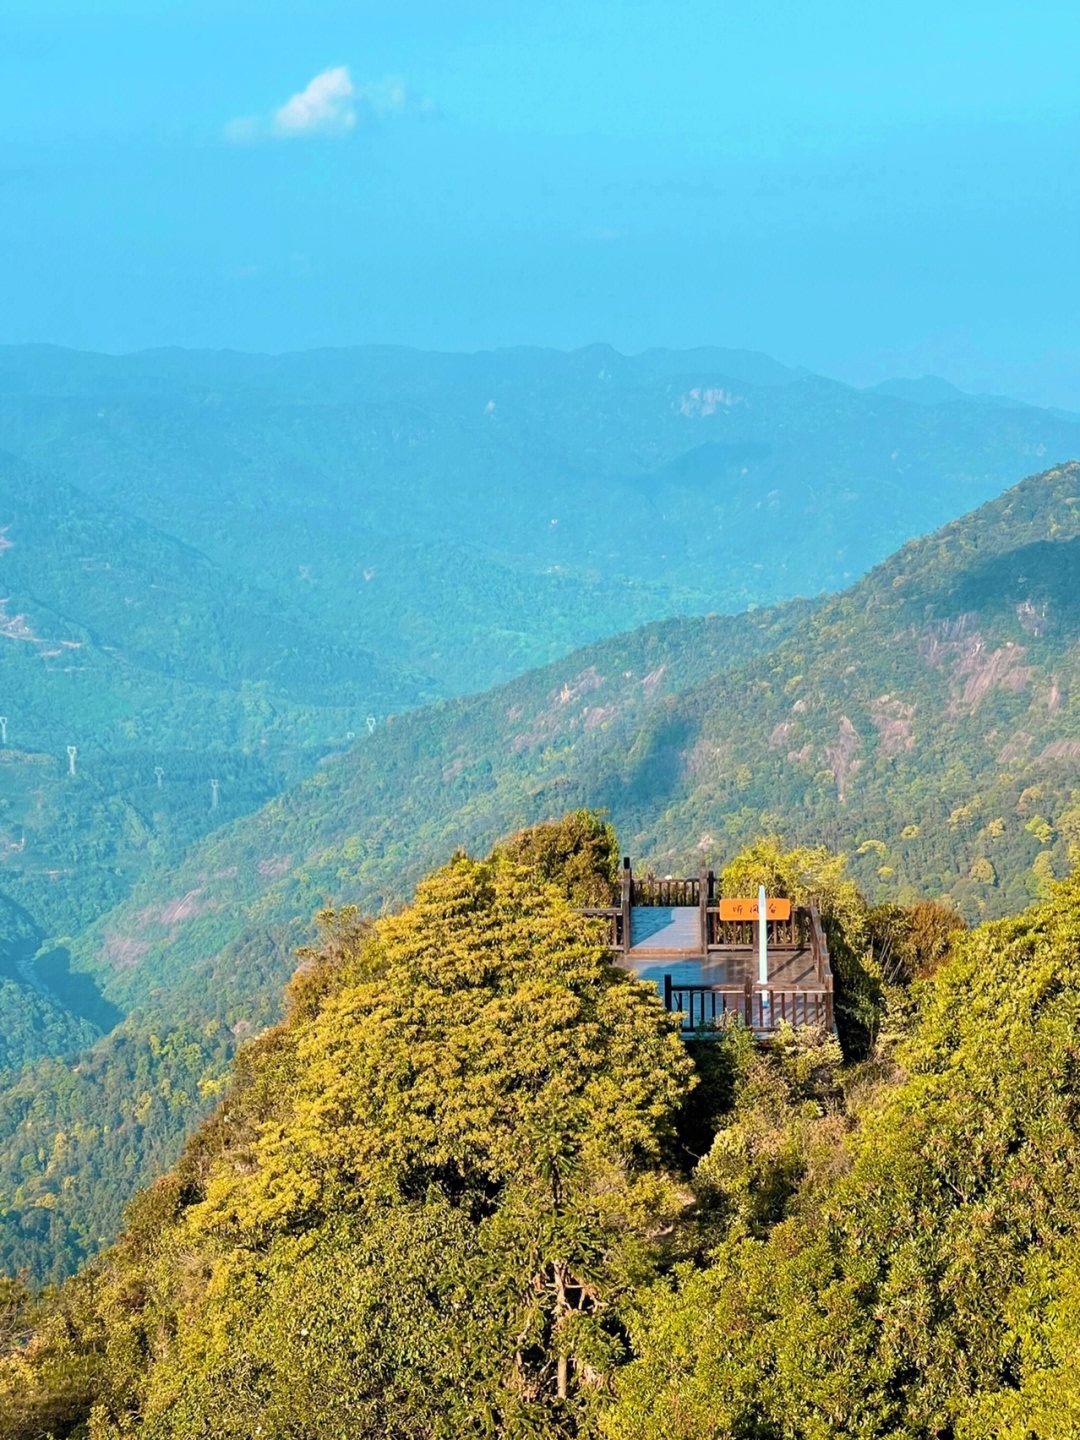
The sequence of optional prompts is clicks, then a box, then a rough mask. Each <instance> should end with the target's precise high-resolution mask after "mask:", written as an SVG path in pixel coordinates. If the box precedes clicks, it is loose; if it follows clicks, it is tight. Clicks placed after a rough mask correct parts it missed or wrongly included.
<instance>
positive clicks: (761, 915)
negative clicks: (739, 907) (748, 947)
mask: <svg viewBox="0 0 1080 1440" xmlns="http://www.w3.org/2000/svg"><path fill="white" fill-rule="evenodd" d="M757 925H758V942H757V946H758V948H757V978H758V984H760V985H768V983H769V941H768V936H767V935H766V931H765V886H764V885H759V886H758V892H757Z"/></svg>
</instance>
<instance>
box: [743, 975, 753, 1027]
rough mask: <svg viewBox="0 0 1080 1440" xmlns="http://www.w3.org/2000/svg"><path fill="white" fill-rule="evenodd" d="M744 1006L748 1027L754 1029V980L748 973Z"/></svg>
mask: <svg viewBox="0 0 1080 1440" xmlns="http://www.w3.org/2000/svg"><path fill="white" fill-rule="evenodd" d="M743 1006H744V1011H743V1013H744V1014H745V1016H746V1028H747V1029H748V1030H752V1029H753V1028H754V982H753V980H751V979H750V976H749V975H747V977H746V990H745V994H744V996H743Z"/></svg>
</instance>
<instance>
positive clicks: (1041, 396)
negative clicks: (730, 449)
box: [0, 0, 1080, 409]
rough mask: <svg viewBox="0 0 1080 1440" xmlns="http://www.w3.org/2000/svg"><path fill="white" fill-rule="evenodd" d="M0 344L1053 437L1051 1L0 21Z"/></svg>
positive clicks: (1071, 241)
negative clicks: (860, 409)
mask: <svg viewBox="0 0 1080 1440" xmlns="http://www.w3.org/2000/svg"><path fill="white" fill-rule="evenodd" d="M0 29H2V35H3V40H2V43H0V299H2V304H0V342H4V343H8V342H20V341H50V342H57V343H61V344H67V345H74V346H79V347H85V348H90V349H104V350H129V349H137V348H142V347H145V346H151V345H161V344H178V345H185V346H214V347H219V346H231V347H236V348H240V349H259V350H284V349H298V348H306V347H309V346H315V345H345V344H359V343H365V342H369V341H375V342H391V343H401V344H408V345H417V346H424V347H432V348H440V349H476V348H488V347H494V346H499V345H508V344H542V345H554V346H559V347H572V346H576V345H581V344H586V343H589V342H591V341H594V340H603V341H607V342H609V343H611V344H613V345H615V346H617V347H618V348H620V349H622V350H627V351H634V350H640V349H644V348H647V347H650V346H653V345H667V346H689V345H699V344H719V345H731V346H739V347H747V348H755V349H761V350H765V351H768V352H769V353H771V354H773V355H775V356H777V358H779V359H781V360H785V361H788V362H791V363H798V364H805V365H808V366H811V367H813V368H815V369H819V370H823V371H825V372H827V373H831V374H836V375H839V376H841V377H842V378H846V379H851V380H853V381H856V382H858V383H866V382H869V381H872V380H875V379H878V378H881V377H883V376H885V375H887V374H895V373H907V374H918V373H922V372H924V371H927V370H931V371H935V372H937V373H939V374H944V375H946V376H947V377H948V378H950V379H952V380H954V381H955V382H956V383H958V384H961V385H963V386H965V387H968V388H975V389H991V390H1000V391H1002V392H1006V393H1014V394H1019V395H1023V396H1025V397H1026V398H1031V399H1035V400H1039V401H1044V402H1048V403H1054V404H1058V405H1063V406H1067V407H1068V408H1073V409H1080V330H1078V321H1080V266H1078V265H1077V235H1078V233H1080V227H1078V220H1080V123H1078V122H1080V86H1078V85H1077V82H1076V63H1077V57H1078V54H1080V7H1076V6H1065V5H1057V4H1052V5H1035V6H1034V7H1029V8H1027V9H1025V8H1023V7H1020V6H1019V5H1016V4H1015V3H1012V4H1009V5H1001V4H995V3H986V4H981V5H978V6H975V5H966V4H965V5H959V4H950V3H948V0H939V3H937V4H927V3H922V0H912V3H908V4H906V5H904V6H900V5H896V6H872V5H868V4H866V3H861V4H857V5H856V4H847V3H836V4H813V3H787V0H758V3H755V4H753V5H749V4H745V3H744V4H742V5H739V6H735V5H728V4H724V3H710V4H702V3H697V0H689V3H682V4H672V3H670V0H669V3H667V4H659V3H626V4H618V3H598V0H578V3H573V4H549V3H544V0H532V3H530V4H528V5H527V6H526V5H516V4H513V3H510V0H504V3H502V4H486V3H485V4H481V3H476V0H459V3H455V4H452V5H448V4H420V3H416V0H396V3H382V4H379V5H371V4H366V3H356V0H353V3H351V4H338V3H318V0H315V3H308V4H305V5H300V4H297V3H294V4H289V5H284V4H281V3H277V0H260V3H257V4H256V3H250V0H218V3H215V4H209V3H206V0H186V3H183V4H179V3H165V0H160V3H150V0H127V3H115V0H114V3H112V4H111V5H109V4H107V3H104V4H95V5H93V6H91V5H89V4H85V3H84V4H77V3H66V4H65V3H61V0H34V3H33V5H31V4H30V3H29V0H21V3H14V4H13V3H11V0H0Z"/></svg>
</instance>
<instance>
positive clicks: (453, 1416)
mask: <svg viewBox="0 0 1080 1440" xmlns="http://www.w3.org/2000/svg"><path fill="white" fill-rule="evenodd" d="M518 848H519V849H520V848H521V847H520V846H519V847H518ZM558 891H559V887H557V886H556V885H554V884H545V883H543V882H542V881H541V880H540V879H538V878H537V874H536V870H535V868H533V867H529V866H526V865H525V864H522V863H519V862H518V861H515V860H513V859H511V858H510V856H509V854H508V853H506V851H505V850H504V851H502V852H498V853H496V855H495V856H493V857H492V859H491V860H490V861H488V862H484V863H478V862H476V861H473V860H470V859H468V858H466V857H464V856H462V857H459V858H457V859H456V860H455V861H454V862H453V863H452V864H451V865H449V866H448V867H447V868H446V869H444V870H442V871H440V872H439V873H437V874H436V875H434V876H433V877H431V878H430V879H429V880H428V881H426V882H425V883H424V884H423V885H421V887H420V888H419V890H418V893H417V896H416V900H415V903H414V904H413V905H412V906H410V907H409V908H408V909H407V910H406V911H404V912H403V913H402V914H400V915H397V916H394V917H390V918H387V919H384V920H382V921H380V922H378V923H377V924H376V925H374V926H366V927H364V926H359V925H357V924H355V923H351V921H352V919H353V918H354V917H348V916H346V917H341V916H335V915H333V914H328V915H325V916H324V917H323V919H324V923H325V924H326V926H327V930H328V936H329V941H328V946H327V950H326V954H325V955H324V956H322V957H320V958H313V957H309V960H308V963H307V965H306V966H305V968H304V969H303V970H302V972H301V973H300V974H299V975H298V977H297V979H296V981H295V982H294V985H293V987H292V1003H293V1011H292V1014H291V1017H290V1019H289V1020H287V1021H286V1022H285V1023H284V1024H283V1026H282V1027H280V1028H279V1030H278V1031H276V1032H272V1033H271V1034H269V1035H268V1036H266V1037H264V1038H263V1039H262V1040H261V1041H259V1042H256V1044H255V1045H254V1046H252V1047H249V1049H248V1050H247V1051H246V1052H244V1053H243V1055H242V1058H241V1061H240V1063H239V1066H238V1074H237V1081H236V1085H235V1087H234V1091H233V1094H232V1095H231V1096H230V1098H229V1099H228V1100H227V1101H226V1102H225V1104H224V1105H223V1107H222V1108H221V1110H220V1111H219V1113H218V1114H217V1115H216V1116H215V1118H214V1119H213V1121H212V1122H211V1123H210V1125H209V1126H208V1127H206V1129H204V1131H203V1132H202V1133H201V1134H199V1135H198V1136H197V1137H196V1138H195V1140H194V1141H193V1142H192V1144H191V1145H190V1146H189V1149H188V1153H187V1155H186V1156H185V1158H184V1160H183V1162H182V1163H181V1165H180V1166H179V1167H178V1169H177V1170H176V1171H175V1172H174V1173H173V1174H172V1175H171V1176H169V1177H167V1178H166V1179H164V1180H163V1181H161V1182H159V1183H158V1184H157V1185H155V1186H154V1187H152V1188H151V1189H150V1190H149V1191H148V1192H146V1194H145V1195H144V1196H143V1197H141V1199H140V1200H139V1201H138V1202H137V1203H136V1205H135V1206H134V1207H133V1210H132V1213H131V1216H130V1224H129V1230H128V1233H127V1235H126V1237H125V1239H124V1240H123V1241H122V1243H121V1245H120V1247H119V1248H118V1251H117V1252H116V1253H115V1254H114V1255H113V1256H112V1257H111V1258H110V1261H109V1263H108V1264H107V1266H106V1267H105V1274H104V1278H103V1280H102V1282H101V1285H100V1292H99V1294H98V1297H97V1300H96V1311H95V1313H96V1315H97V1316H98V1317H99V1320H100V1323H101V1324H102V1326H103V1327H104V1329H105V1331H106V1333H107V1345H106V1351H105V1355H104V1359H103V1361H102V1362H101V1367H100V1372H99V1380H98V1398H97V1403H96V1405H95V1407H94V1410H93V1415H92V1419H91V1421H90V1426H89V1434H90V1435H91V1436H92V1437H93V1440H106V1437H108V1440H114V1437H119V1436H125V1435H129V1434H139V1435H144V1436H148V1437H150V1436H153V1437H161V1440H164V1437H170V1440H196V1437H207V1440H209V1437H214V1440H225V1437H237V1440H239V1437H243V1440H248V1437H251V1436H253V1435H258V1434H261V1435H266V1436H274V1437H284V1436H312V1437H314V1436H320V1437H321V1436H336V1435H348V1436H350V1437H353V1436H355V1437H362V1436H365V1435H371V1436H380V1437H383V1436H400V1437H402V1440H405V1437H409V1440H412V1437H415V1436H421V1435H430V1436H435V1435H439V1436H446V1437H450V1436H458V1435H463V1434H485V1433H490V1434H500V1435H521V1436H533V1435H536V1436H539V1435H544V1436H557V1435H561V1434H573V1433H577V1432H578V1429H579V1427H580V1425H581V1424H582V1423H583V1422H584V1419H585V1418H586V1417H587V1416H588V1414H589V1413H591V1411H592V1410H593V1409H595V1407H596V1405H597V1404H598V1403H599V1400H600V1398H601V1396H602V1395H603V1393H604V1391H605V1387H606V1386H607V1384H608V1380H609V1377H610V1375H611V1373H612V1371H613V1369H614V1367H615V1366H616V1365H617V1364H618V1363H619V1362H620V1361H621V1360H622V1359H623V1358H624V1354H625V1352H624V1342H623V1327H622V1320H621V1311H622V1309H623V1307H624V1305H625V1301H626V1296H627V1295H628V1293H629V1292H630V1291H631V1290H633V1289H634V1288H636V1287H638V1286H640V1285H641V1284H642V1283H644V1282H645V1281H646V1280H647V1279H648V1277H649V1275H650V1273H651V1271H652V1269H653V1267H654V1265H655V1263H656V1259H657V1256H658V1254H659V1253H660V1252H659V1250H658V1248H657V1245H656V1244H655V1243H654V1240H653V1236H654V1235H655V1234H656V1232H657V1231H662V1230H664V1229H665V1228H667V1227H670V1225H671V1223H672V1222H673V1220H674V1219H675V1217H676V1216H677V1215H678V1214H679V1212H680V1211H681V1209H682V1208H683V1207H684V1206H685V1203H686V1197H685V1194H684V1192H683V1191H682V1190H680V1189H678V1188H677V1187H676V1186H675V1185H674V1183H673V1182H672V1181H671V1180H669V1179H668V1178H667V1176H666V1174H665V1170H664V1165H665V1163H666V1156H667V1154H668V1153H669V1150H670V1147H671V1146H672V1144H673V1142H674V1123H675V1118H676V1115H677V1112H678V1110H679V1107H680V1105H681V1104H682V1103H683V1101H684V1098H685V1095H686V1092H687V1089H688V1086H689V1083H690V1074H691V1069H692V1066H691V1062H690V1060H689V1058H688V1057H687V1054H686V1051H685V1048H684V1046H683V1045H682V1042H681V1041H680V1039H679V1038H678V1035H677V1033H676V1032H675V1030H674V1027H673V1024H672V1022H671V1021H670V1020H669V1019H668V1017H667V1016H666V1015H665V1014H664V1012H663V1009H662V1006H661V1005H660V1003H659V1001H658V999H657V997H656V995H655V991H653V990H652V989H651V988H650V987H646V986H643V985H639V984H638V983H636V982H634V981H632V980H629V979H628V978H627V977H625V976H624V975H622V974H621V973H620V972H618V971H617V970H615V969H614V967H613V966H612V965H611V963H610V960H609V957H608V955H607V953H606V951H605V950H604V949H603V947H602V945H601V944H599V943H598V932H597V927H596V923H595V922H593V921H588V920H585V919H582V918H581V917H579V916H578V915H576V914H575V913H574V912H573V911H572V910H571V909H570V908H569V905H568V904H567V902H566V900H565V899H564V898H563V897H562V896H561V895H560V894H559V893H558ZM24 1370H25V1366H24ZM5 1373H6V1374H7V1376H8V1382H7V1383H8V1384H9V1385H14V1386H16V1388H17V1387H18V1386H19V1385H21V1386H22V1387H23V1388H22V1392H21V1393H24V1395H25V1394H29V1393H30V1392H29V1391H27V1385H28V1384H30V1383H31V1380H32V1378H33V1377H32V1376H31V1377H30V1379H28V1378H27V1376H26V1375H25V1374H23V1375H21V1376H19V1375H13V1372H12V1371H11V1370H10V1368H9V1369H8V1371H6V1372H5ZM27 1403H29V1401H27ZM259 1427H261V1429H260V1428H259ZM14 1433H27V1434H29V1433H33V1432H32V1431H25V1432H19V1431H16V1432H14ZM0 1434H3V1431H0Z"/></svg>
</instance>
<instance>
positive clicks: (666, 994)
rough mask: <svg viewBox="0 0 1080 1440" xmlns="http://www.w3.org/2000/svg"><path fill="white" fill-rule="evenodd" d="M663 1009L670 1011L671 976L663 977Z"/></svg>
mask: <svg viewBox="0 0 1080 1440" xmlns="http://www.w3.org/2000/svg"><path fill="white" fill-rule="evenodd" d="M664 1009H665V1010H670V1009H671V976H670V975H665V976H664Z"/></svg>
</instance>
